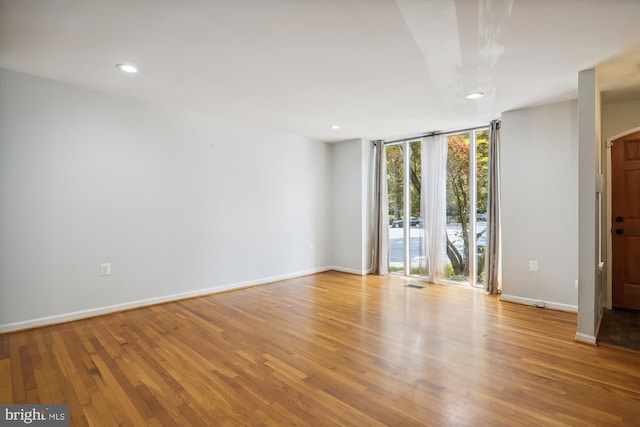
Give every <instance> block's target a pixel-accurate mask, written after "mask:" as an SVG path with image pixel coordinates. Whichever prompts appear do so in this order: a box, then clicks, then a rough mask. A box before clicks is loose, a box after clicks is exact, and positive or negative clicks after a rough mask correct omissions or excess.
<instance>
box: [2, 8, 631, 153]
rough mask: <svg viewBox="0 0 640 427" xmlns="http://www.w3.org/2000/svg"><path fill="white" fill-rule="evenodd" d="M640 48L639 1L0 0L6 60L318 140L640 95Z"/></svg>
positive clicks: (15, 66)
mask: <svg viewBox="0 0 640 427" xmlns="http://www.w3.org/2000/svg"><path fill="white" fill-rule="evenodd" d="M639 52H640V0H607V1H600V0H422V1H421V0H208V1H207V0H109V1H105V0H0V67H2V68H7V69H11V70H16V71H20V72H25V73H29V74H33V75H36V76H42V77H47V78H51V79H55V80H59V81H63V82H68V83H73V84H76V85H80V86H83V87H87V88H91V89H95V90H99V91H103V92H108V93H113V94H116V95H121V96H127V97H131V98H136V99H144V100H148V101H151V102H155V103H160V104H163V105H169V106H172V107H177V108H183V109H188V110H194V111H199V112H203V113H206V114H211V115H214V116H218V117H225V118H229V119H232V120H238V121H243V122H249V123H255V124H258V125H262V126H267V127H272V128H276V129H282V130H285V131H289V132H292V133H296V134H300V135H305V136H308V137H310V138H314V139H319V140H323V141H337V140H344V139H349V138H356V137H364V138H369V139H378V138H383V139H389V138H393V137H396V136H403V135H411V134H416V133H420V132H426V131H436V130H450V129H455V128H459V127H469V126H475V125H479V124H485V123H487V122H488V121H489V120H491V119H494V118H498V117H499V115H500V113H501V112H502V111H507V110H511V109H517V108H523V107H528V106H532V105H537V104H542V103H547V102H553V101H559V100H564V99H570V98H573V97H575V96H576V94H577V73H578V71H580V70H582V69H586V68H592V67H595V66H601V69H602V73H601V76H602V87H603V89H606V90H608V91H610V92H609V93H610V95H609V96H610V99H616V97H621V96H622V97H624V96H627V97H628V96H630V95H629V94H630V93H631V94H632V95H631V96H640V92H638V89H637V88H638V87H640V78H639V75H640V53H639ZM123 62H130V63H133V64H136V65H137V66H138V67H139V68H140V73H139V74H137V75H125V74H123V73H122V72H121V71H119V70H118V69H116V68H115V65H116V64H118V63H123ZM474 91H483V92H485V93H486V94H487V95H486V96H485V97H484V98H482V99H480V100H476V101H471V100H466V99H465V98H464V95H465V94H467V93H469V92H474ZM333 124H339V125H340V126H341V129H339V130H337V131H335V130H332V129H330V126H331V125H333Z"/></svg>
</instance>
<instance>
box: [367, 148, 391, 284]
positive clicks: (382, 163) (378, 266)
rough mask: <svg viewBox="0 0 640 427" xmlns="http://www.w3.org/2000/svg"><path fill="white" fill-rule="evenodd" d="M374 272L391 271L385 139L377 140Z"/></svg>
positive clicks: (381, 273) (372, 265)
mask: <svg viewBox="0 0 640 427" xmlns="http://www.w3.org/2000/svg"><path fill="white" fill-rule="evenodd" d="M373 169H374V183H375V189H374V198H375V200H374V204H373V206H374V212H373V251H372V254H371V255H372V260H371V271H372V273H373V274H379V275H384V274H388V273H389V211H388V205H389V202H388V196H387V151H386V148H385V146H384V142H383V141H375V165H374V168H373Z"/></svg>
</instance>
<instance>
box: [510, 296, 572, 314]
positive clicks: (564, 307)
mask: <svg viewBox="0 0 640 427" xmlns="http://www.w3.org/2000/svg"><path fill="white" fill-rule="evenodd" d="M500 301H506V302H515V303H517V304H524V305H533V306H537V305H538V304H539V303H541V302H542V303H544V308H548V309H551V310H558V311H568V312H569V313H577V312H578V306H577V305H569V304H562V303H559V302H553V301H544V300H539V299H534V298H524V297H519V296H515V295H508V294H502V295H501V296H500Z"/></svg>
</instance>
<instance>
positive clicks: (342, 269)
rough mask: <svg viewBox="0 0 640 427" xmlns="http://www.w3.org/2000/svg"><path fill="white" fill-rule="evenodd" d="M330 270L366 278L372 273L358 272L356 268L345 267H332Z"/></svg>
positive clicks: (369, 270) (369, 271)
mask: <svg viewBox="0 0 640 427" xmlns="http://www.w3.org/2000/svg"><path fill="white" fill-rule="evenodd" d="M330 269H331V270H335V271H340V272H342V273H349V274H356V275H358V276H366V275H367V274H369V273H371V269H368V270H356V269H354V268H345V267H337V266H333V267H330Z"/></svg>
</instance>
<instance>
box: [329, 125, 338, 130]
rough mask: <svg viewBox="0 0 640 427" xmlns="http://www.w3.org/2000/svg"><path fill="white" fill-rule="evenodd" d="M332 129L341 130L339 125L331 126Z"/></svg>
mask: <svg viewBox="0 0 640 427" xmlns="http://www.w3.org/2000/svg"><path fill="white" fill-rule="evenodd" d="M331 129H333V130H337V129H340V126H339V125H333V126H331Z"/></svg>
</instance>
